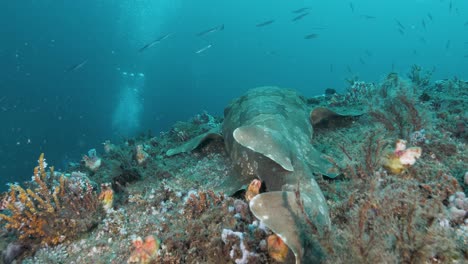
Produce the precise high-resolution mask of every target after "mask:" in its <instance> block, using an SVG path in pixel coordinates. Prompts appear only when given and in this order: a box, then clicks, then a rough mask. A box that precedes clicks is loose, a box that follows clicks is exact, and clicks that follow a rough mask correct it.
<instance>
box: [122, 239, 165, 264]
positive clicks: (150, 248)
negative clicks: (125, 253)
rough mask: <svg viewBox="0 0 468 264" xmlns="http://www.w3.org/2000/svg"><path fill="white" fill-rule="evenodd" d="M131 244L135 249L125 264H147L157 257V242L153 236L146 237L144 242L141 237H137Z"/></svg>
mask: <svg viewBox="0 0 468 264" xmlns="http://www.w3.org/2000/svg"><path fill="white" fill-rule="evenodd" d="M132 243H133V246H134V247H135V249H134V250H133V252H132V254H131V255H130V258H129V259H128V261H127V263H139V264H147V263H150V262H151V261H153V260H155V259H156V257H157V256H158V249H159V241H158V240H157V239H155V238H154V236H147V237H146V238H145V241H144V242H143V239H141V237H137V238H135V239H133V241H132Z"/></svg>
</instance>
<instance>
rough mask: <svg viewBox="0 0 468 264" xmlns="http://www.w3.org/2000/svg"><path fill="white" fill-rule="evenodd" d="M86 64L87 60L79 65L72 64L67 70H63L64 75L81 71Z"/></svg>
mask: <svg viewBox="0 0 468 264" xmlns="http://www.w3.org/2000/svg"><path fill="white" fill-rule="evenodd" d="M86 63H88V59H86V60H84V61H82V62H80V63H77V64H74V65H72V66H70V67H69V68H68V69H67V70H65V73H69V72H74V71H77V70H79V69H81V68H82V67H83V66H85V65H86Z"/></svg>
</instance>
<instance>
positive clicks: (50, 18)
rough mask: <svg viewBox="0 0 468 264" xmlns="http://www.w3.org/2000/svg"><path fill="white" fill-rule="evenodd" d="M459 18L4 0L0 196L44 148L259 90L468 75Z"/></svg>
mask: <svg viewBox="0 0 468 264" xmlns="http://www.w3.org/2000/svg"><path fill="white" fill-rule="evenodd" d="M303 7H306V8H308V9H306V10H304V11H301V12H299V13H294V12H293V11H296V10H298V9H300V8H303ZM305 13H307V15H304V16H302V17H300V18H299V17H298V16H300V15H301V14H305ZM467 14H468V2H466V1H464V0H431V1H429V0H427V1H424V0H393V1H369V0H353V1H339V0H320V1H279V0H257V1H251V0H238V1H214V0H197V1H181V0H160V1H154V0H139V1H136V0H125V1H111V0H82V1H63V2H60V1H52V0H41V1H37V0H35V1H33V0H25V1H2V2H1V3H0V25H1V27H0V28H1V32H2V34H1V35H0V38H1V42H0V73H1V75H0V76H1V77H0V120H1V126H0V186H1V188H0V189H6V185H5V183H7V182H14V181H18V182H20V181H22V180H26V179H29V178H30V176H31V175H32V171H31V169H32V168H33V167H34V166H35V165H36V159H37V157H38V156H39V153H41V152H45V153H46V155H47V157H48V159H49V161H50V163H51V164H62V165H61V166H62V167H63V166H65V165H66V164H67V162H69V161H79V160H80V159H81V156H82V155H83V154H85V153H87V151H88V150H89V149H91V148H97V149H98V152H99V151H102V148H101V143H102V142H104V141H105V140H107V139H110V140H112V141H119V140H122V138H125V137H129V136H133V135H136V134H138V133H140V132H146V131H148V130H151V131H152V132H153V134H157V133H159V131H164V130H168V129H169V128H170V126H171V125H172V124H173V123H175V122H176V121H178V120H186V119H188V118H190V117H191V116H194V115H195V114H197V113H200V112H201V111H203V110H206V111H208V112H210V113H212V114H214V115H221V114H222V111H223V109H224V106H225V105H226V104H227V103H228V102H229V101H230V100H231V99H233V98H235V97H238V96H239V95H241V94H243V93H244V92H245V91H246V90H247V89H249V88H253V87H256V86H261V85H278V86H283V87H290V88H295V89H297V90H299V91H300V92H301V93H303V94H305V95H306V96H313V95H318V94H322V93H323V92H324V90H325V89H326V88H334V89H336V90H337V91H344V90H345V89H346V87H347V83H346V81H345V79H346V78H352V77H353V76H355V75H356V76H359V78H360V79H362V80H366V81H369V82H370V81H378V80H379V79H380V78H381V77H382V76H384V75H386V74H387V73H388V72H390V71H396V72H398V73H402V74H404V73H405V72H407V71H408V70H409V68H410V66H411V65H412V64H418V65H421V66H422V67H424V68H425V69H429V70H434V74H433V79H443V78H449V77H453V76H459V77H461V78H466V73H467V71H466V69H467V67H468V56H467V55H468V37H467V33H468V15H467ZM294 20H295V21H294ZM264 22H269V23H264ZM262 23H263V24H265V25H263V26H261V24H262ZM221 25H223V28H224V29H223V30H219V29H220V28H221V27H220V26H221ZM209 29H214V30H213V31H214V32H208V31H209ZM203 32H206V33H204V34H202V33H203ZM167 34H169V35H168V36H167V38H164V36H166V35H167ZM199 35H202V36H199ZM158 39H159V40H160V41H157V40H158ZM145 45H148V48H144V47H145ZM132 75H133V76H132Z"/></svg>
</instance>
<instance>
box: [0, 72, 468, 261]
mask: <svg viewBox="0 0 468 264" xmlns="http://www.w3.org/2000/svg"><path fill="white" fill-rule="evenodd" d="M424 78H425V77H424V76H423V74H422V72H421V71H420V70H418V68H414V69H413V71H412V72H411V73H410V74H409V75H408V77H407V78H402V77H400V76H398V75H396V74H394V73H391V74H389V75H388V76H387V77H386V78H384V79H383V80H382V82H381V83H379V84H373V83H366V82H361V81H357V80H353V81H350V85H349V87H348V89H347V91H346V92H345V93H343V94H338V93H335V92H334V91H331V90H330V89H327V94H325V95H323V96H318V97H314V98H309V99H308V100H307V102H308V104H309V106H310V107H311V109H313V108H314V107H318V106H326V107H334V108H340V109H342V110H343V111H346V109H348V108H349V109H352V108H354V107H356V106H360V107H363V108H364V110H365V114H364V115H362V116H360V117H358V118H356V119H355V120H353V122H350V123H349V124H348V125H347V126H344V127H343V126H340V127H336V128H332V125H331V124H327V125H324V126H317V127H316V128H315V131H314V138H313V143H314V146H315V148H316V149H317V150H319V151H321V152H323V153H324V154H326V155H328V156H329V157H331V159H332V160H333V162H334V164H336V167H337V169H339V170H340V172H341V174H340V176H339V177H337V178H335V179H327V178H324V177H321V176H320V175H317V176H316V180H317V182H318V184H319V186H320V188H321V189H322V191H323V193H324V195H325V197H326V199H327V203H328V206H329V210H330V214H331V220H332V229H331V232H328V233H327V234H322V235H317V234H314V233H313V232H311V230H307V229H305V230H301V232H303V234H304V236H310V239H309V240H310V241H311V243H310V247H317V248H318V251H320V252H321V253H320V255H321V258H320V260H319V262H321V263H466V262H467V261H468V213H467V212H468V198H466V195H467V194H468V168H467V165H466V164H468V153H467V148H466V144H467V139H468V133H467V130H466V124H467V120H468V116H467V114H466V109H467V108H468V107H467V106H468V83H467V82H465V81H462V80H459V79H456V78H454V79H450V80H440V81H436V82H434V83H430V82H429V81H427V80H425V79H424ZM221 122H222V118H216V117H212V116H211V115H209V114H208V113H202V114H199V115H197V116H195V117H194V118H192V119H191V120H190V121H188V122H179V123H177V124H175V125H174V126H173V128H172V129H171V130H170V131H168V132H164V133H161V134H160V135H158V136H153V135H141V136H138V137H135V138H131V139H127V140H125V141H124V142H122V143H119V144H113V143H111V142H109V141H107V142H105V143H104V149H102V150H98V151H97V153H96V152H91V153H89V154H88V155H86V156H85V157H84V159H83V161H81V162H80V163H76V164H72V166H70V168H69V171H66V172H54V171H49V170H48V168H49V167H47V166H45V163H42V164H41V163H40V164H39V165H38V168H37V171H35V175H37V176H36V178H35V179H33V182H32V183H25V184H22V185H21V186H23V187H19V186H18V185H12V186H16V187H11V190H10V192H7V193H5V194H3V195H2V200H3V201H2V212H1V213H2V218H0V221H1V222H0V224H1V226H2V229H1V239H0V241H1V242H0V248H2V249H3V261H4V263H36V264H37V263H280V262H285V263H294V255H293V254H292V253H291V252H290V251H289V252H288V251H287V250H286V251H283V252H281V253H278V248H277V246H275V244H274V243H273V242H272V241H273V240H272V237H271V236H272V235H273V233H272V232H271V231H270V230H269V229H268V228H267V227H265V226H264V225H263V224H262V223H261V222H260V221H259V220H258V219H256V218H255V217H254V216H253V214H252V213H251V212H250V209H249V203H248V201H246V198H245V194H244V193H243V192H242V191H240V192H238V193H235V194H231V193H223V191H222V183H223V181H224V179H226V178H229V177H235V175H236V173H237V172H236V168H234V167H233V166H232V164H231V161H230V158H229V156H228V155H227V154H226V152H225V150H224V144H223V142H222V141H220V140H216V139H214V140H212V141H209V142H207V143H206V144H203V145H202V146H200V147H199V148H197V149H195V150H194V151H192V152H190V153H184V154H180V155H176V156H171V157H168V156H166V151H167V150H168V149H171V148H173V147H175V146H178V145H180V144H182V143H184V142H186V141H188V140H189V139H191V138H193V137H195V136H197V135H199V134H201V133H204V132H206V131H208V130H210V129H211V128H213V127H215V126H218V125H220V123H221ZM398 140H404V142H405V144H407V145H408V147H410V146H411V147H417V148H419V149H420V152H421V153H420V156H419V157H418V158H417V160H415V162H413V163H411V164H410V165H408V166H403V167H401V169H398V168H396V169H395V166H394V163H391V162H389V160H392V157H395V156H394V155H397V154H396V153H397V152H396V149H397V148H398V145H397V146H396V145H395V143H396V142H397V141H398ZM46 156H47V153H46ZM44 162H45V161H44ZM400 165H401V164H400ZM260 191H262V190H260ZM36 196H37V197H36ZM40 200H41V201H40ZM96 203H99V205H98V206H99V208H97V207H96V206H94V205H95V204H96ZM20 204H21V205H20ZM48 204H49V205H51V206H48ZM68 204H74V205H86V210H82V209H81V207H79V206H76V208H75V207H74V208H73V209H70V210H65V209H64V208H65V205H68ZM101 207H102V208H101ZM68 208H70V207H68ZM28 214H30V215H28ZM37 215H39V216H40V217H36V216H37ZM33 216H34V217H33ZM90 217H92V219H94V221H91V220H90ZM271 217H275V212H271ZM25 219H27V220H25ZM20 221H27V223H25V222H24V223H23V224H21V223H19V222H20ZM284 224H286V225H287V224H288V223H284ZM64 229H68V230H67V231H65V230H64ZM25 234H26V235H25Z"/></svg>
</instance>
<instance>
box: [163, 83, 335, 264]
mask: <svg viewBox="0 0 468 264" xmlns="http://www.w3.org/2000/svg"><path fill="white" fill-rule="evenodd" d="M317 113H318V114H317ZM321 113H326V114H321ZM317 115H318V116H319V118H323V117H324V116H327V115H328V116H335V115H337V114H336V113H334V112H331V111H328V110H324V109H323V108H320V109H319V110H318V112H316V113H315V114H314V112H313V111H312V112H311V111H310V109H309V108H308V107H307V102H306V99H305V98H304V97H302V96H301V95H299V94H298V93H297V92H296V91H294V90H290V89H284V88H278V87H259V88H255V89H251V90H249V91H248V92H247V93H246V94H245V95H244V96H242V97H240V98H237V99H236V100H234V101H232V102H231V103H230V104H229V106H228V107H227V108H226V109H225V111H224V122H223V125H222V134H220V133H219V132H220V131H219V130H221V129H218V130H217V129H213V130H212V131H209V132H207V133H206V134H204V135H200V136H198V137H197V138H195V139H193V140H192V141H189V142H187V143H186V144H185V145H183V146H180V147H178V148H176V149H172V150H169V151H168V152H167V154H168V155H169V156H170V155H175V154H177V153H181V152H187V151H191V150H193V149H194V148H195V147H196V146H197V145H198V144H200V143H201V142H202V141H203V140H204V139H205V138H206V137H213V136H215V135H218V136H221V135H222V137H223V138H224V143H225V148H226V151H227V153H228V154H229V155H230V157H231V159H232V162H233V163H234V164H235V167H236V168H237V169H238V172H239V173H238V175H236V176H235V177H230V178H229V179H226V183H225V184H224V186H225V191H226V192H228V193H233V192H235V191H237V190H238V189H239V188H241V187H242V186H245V185H246V184H248V183H249V182H250V181H252V180H253V179H255V178H260V179H261V180H262V181H263V182H264V183H265V185H266V188H267V191H268V192H266V193H263V194H260V195H257V196H256V197H254V199H253V200H252V201H251V202H250V208H251V211H252V212H253V214H254V215H255V216H256V217H257V218H259V219H260V220H261V221H263V222H264V223H265V225H267V226H268V227H269V228H270V229H271V230H272V231H273V232H275V233H276V234H278V235H279V236H280V237H281V238H282V239H283V241H284V242H285V243H286V244H287V245H288V246H289V247H290V249H291V250H292V251H293V253H294V255H295V256H296V263H300V262H301V260H302V257H303V255H304V248H303V238H302V236H301V229H302V227H303V226H302V227H301V225H303V224H304V215H303V214H302V212H301V210H300V208H299V207H298V204H297V201H296V198H295V194H294V191H295V190H297V188H298V187H299V188H300V193H301V199H302V200H303V204H304V208H305V212H306V213H307V216H308V217H309V218H310V219H311V220H312V221H313V223H314V225H315V226H316V227H317V229H318V230H324V229H328V228H330V217H329V212H328V206H327V203H326V200H325V197H324V196H323V193H322V191H321V190H320V187H319V186H318V184H317V183H316V181H315V179H314V175H313V174H314V173H318V174H323V175H326V176H329V177H334V176H336V172H335V171H333V166H332V164H331V163H330V162H328V160H327V159H325V158H324V157H323V155H322V154H321V153H319V152H318V151H317V150H316V149H315V148H314V147H313V145H312V144H311V141H312V135H313V127H312V124H313V123H316V122H318V121H316V120H313V118H315V117H316V116H317ZM315 119H317V118H315Z"/></svg>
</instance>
